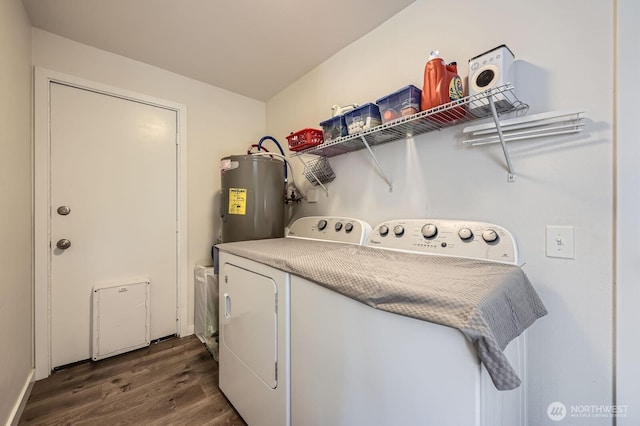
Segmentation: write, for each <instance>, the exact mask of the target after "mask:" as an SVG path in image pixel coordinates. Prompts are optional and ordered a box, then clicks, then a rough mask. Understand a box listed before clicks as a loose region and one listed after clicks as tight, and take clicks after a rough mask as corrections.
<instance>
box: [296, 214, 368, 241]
mask: <svg viewBox="0 0 640 426" xmlns="http://www.w3.org/2000/svg"><path fill="white" fill-rule="evenodd" d="M370 232H371V225H369V224H368V223H367V222H364V221H362V220H360V219H353V218H350V217H335V216H307V217H303V218H300V219H298V220H296V221H295V222H293V223H292V224H291V225H290V226H289V231H288V233H287V238H305V239H309V240H321V241H333V242H338V243H347V244H357V245H364V243H365V242H366V241H367V238H368V237H369V233H370Z"/></svg>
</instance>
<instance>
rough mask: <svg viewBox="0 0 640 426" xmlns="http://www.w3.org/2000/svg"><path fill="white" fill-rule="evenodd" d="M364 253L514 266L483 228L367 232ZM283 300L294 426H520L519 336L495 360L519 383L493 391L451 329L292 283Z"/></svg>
mask: <svg viewBox="0 0 640 426" xmlns="http://www.w3.org/2000/svg"><path fill="white" fill-rule="evenodd" d="M367 245H368V246H371V247H377V248H380V249H388V250H394V251H397V252H407V253H411V254H414V253H421V254H424V255H429V256H439V255H446V256H457V257H461V258H472V259H482V260H489V261H492V262H497V263H507V264H514V265H517V264H518V262H519V260H518V251H517V245H516V242H515V240H514V238H513V237H512V235H511V234H510V233H509V232H508V231H507V230H506V229H504V228H501V227H499V226H496V225H491V224H487V223H478V222H468V221H466V222H461V221H446V220H394V221H389V222H386V223H383V224H381V225H378V226H377V227H375V228H374V229H373V231H372V232H371V234H370V237H369V241H368V243H367ZM364 254H366V253H364ZM397 254H398V255H400V256H402V254H399V253H397ZM418 257H420V256H418ZM390 259H391V257H390ZM338 267H339V266H338ZM379 267H380V268H386V267H387V266H385V265H379ZM393 267H394V265H392V264H389V265H388V268H393ZM372 268H375V265H372ZM436 273H437V270H436ZM394 274H395V272H394ZM397 276H398V279H399V280H402V276H403V271H402V270H398V271H397ZM381 285H384V284H381ZM374 299H375V297H374ZM291 300H292V305H291V324H292V325H291V354H292V362H291V413H292V414H291V422H292V424H293V425H304V426H311V425H316V426H321V425H322V426H325V425H331V426H341V425H342V426H360V425H362V426H377V425H379V426H388V425H438V426H518V425H521V426H524V425H525V424H526V422H525V408H524V407H525V402H524V401H525V393H524V392H525V391H524V388H525V385H524V383H525V382H526V377H525V373H526V370H525V348H524V344H525V341H524V338H523V336H522V335H521V336H520V337H518V338H516V339H515V340H513V341H511V343H509V345H508V346H507V347H506V349H505V351H504V353H505V355H506V357H507V358H508V360H509V362H510V363H511V366H512V367H513V369H514V370H515V371H516V372H517V374H518V376H519V377H520V379H522V382H523V384H522V385H520V386H519V387H517V388H516V389H514V390H508V391H498V390H497V389H496V387H495V386H494V384H493V382H492V380H491V378H490V377H489V375H488V373H487V371H486V369H485V368H484V367H483V365H481V363H480V361H479V359H478V355H477V352H476V349H475V348H474V347H473V346H472V345H471V343H470V342H469V340H468V339H467V338H466V337H465V336H463V334H462V333H461V331H459V330H458V329H455V328H451V327H446V326H443V325H438V324H435V323H432V322H427V321H422V320H419V319H414V318H410V317H407V316H402V315H397V314H394V313H390V312H385V311H382V310H379V309H374V308H372V307H370V306H367V305H366V304H364V303H360V302H358V301H356V300H353V299H351V298H347V297H345V296H343V295H341V294H339V293H337V292H334V291H331V290H329V289H327V288H325V287H323V286H320V285H317V284H315V283H314V282H311V281H309V280H307V279H304V278H300V277H298V276H294V275H292V276H291Z"/></svg>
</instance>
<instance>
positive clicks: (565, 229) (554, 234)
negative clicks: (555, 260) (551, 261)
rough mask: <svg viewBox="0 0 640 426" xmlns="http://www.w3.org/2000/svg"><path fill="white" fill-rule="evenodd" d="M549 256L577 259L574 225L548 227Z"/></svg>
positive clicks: (547, 251)
mask: <svg viewBox="0 0 640 426" xmlns="http://www.w3.org/2000/svg"><path fill="white" fill-rule="evenodd" d="M546 242H547V250H546V253H547V257H561V258H565V259H575V242H574V235H573V226H551V225H547V227H546Z"/></svg>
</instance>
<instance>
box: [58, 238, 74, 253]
mask: <svg viewBox="0 0 640 426" xmlns="http://www.w3.org/2000/svg"><path fill="white" fill-rule="evenodd" d="M56 247H58V248H59V249H60V250H66V249H68V248H69V247H71V241H69V240H67V239H66V238H63V239H61V240H58V242H57V243H56Z"/></svg>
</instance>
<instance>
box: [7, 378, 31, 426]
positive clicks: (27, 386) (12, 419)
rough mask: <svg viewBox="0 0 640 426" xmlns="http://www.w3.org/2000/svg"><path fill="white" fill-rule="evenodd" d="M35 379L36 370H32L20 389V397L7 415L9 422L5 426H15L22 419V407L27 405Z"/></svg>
mask: <svg viewBox="0 0 640 426" xmlns="http://www.w3.org/2000/svg"><path fill="white" fill-rule="evenodd" d="M35 377H36V369H35V368H33V369H31V371H30V372H29V374H28V375H27V380H26V382H25V383H24V386H23V387H22V391H21V392H20V396H19V398H18V400H17V401H16V404H15V406H14V407H13V410H11V414H10V415H9V420H8V421H7V425H11V426H15V425H17V424H18V422H19V421H20V417H22V412H23V411H24V407H25V406H26V405H27V400H28V399H29V395H31V389H33V384H34V383H35V382H36V381H35Z"/></svg>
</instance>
